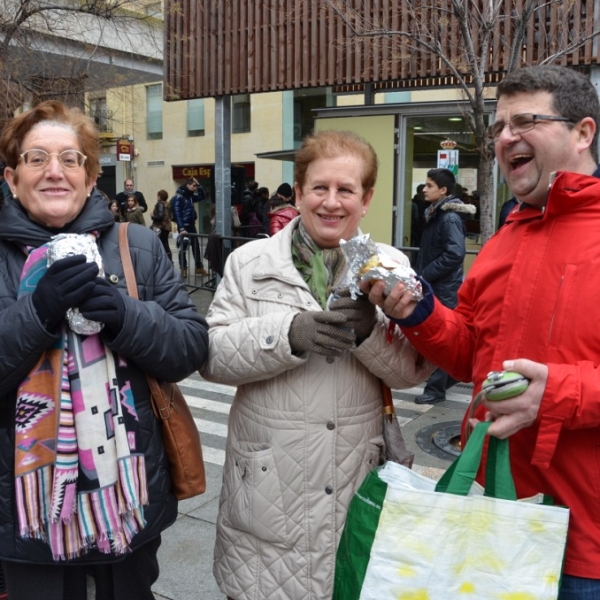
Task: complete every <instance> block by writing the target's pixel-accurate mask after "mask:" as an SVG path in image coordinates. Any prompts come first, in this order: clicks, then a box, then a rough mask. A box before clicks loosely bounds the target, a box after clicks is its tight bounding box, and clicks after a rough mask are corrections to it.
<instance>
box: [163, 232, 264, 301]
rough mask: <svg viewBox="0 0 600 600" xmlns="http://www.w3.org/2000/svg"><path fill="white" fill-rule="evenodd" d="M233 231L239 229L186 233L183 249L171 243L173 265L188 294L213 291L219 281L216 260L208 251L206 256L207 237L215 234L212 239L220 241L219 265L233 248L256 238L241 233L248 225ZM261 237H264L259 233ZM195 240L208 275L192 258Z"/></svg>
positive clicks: (180, 245)
mask: <svg viewBox="0 0 600 600" xmlns="http://www.w3.org/2000/svg"><path fill="white" fill-rule="evenodd" d="M233 229H234V231H236V232H237V231H239V232H240V235H230V236H217V235H216V234H206V233H187V234H186V237H187V238H189V240H190V242H189V244H186V247H185V250H183V244H179V246H176V244H171V252H172V253H173V264H174V265H175V269H177V270H178V271H179V272H180V273H181V276H182V279H183V281H184V283H185V285H186V286H187V288H188V290H189V291H190V294H192V293H194V292H195V291H197V290H206V291H210V292H214V291H215V290H216V289H217V285H218V283H219V281H220V275H219V265H217V264H216V262H217V261H215V260H214V259H213V260H209V258H208V257H209V256H210V253H208V256H207V248H209V239H210V238H211V236H213V235H214V236H215V237H214V239H215V240H217V243H220V254H219V256H220V261H221V265H224V264H225V261H226V260H227V257H228V256H229V254H231V252H232V251H233V250H235V249H236V248H238V247H239V246H241V245H243V244H245V243H247V242H252V241H254V240H256V239H260V238H254V237H244V236H243V235H241V233H242V232H243V230H244V229H249V227H246V228H244V227H243V226H242V227H234V228H233ZM261 237H265V236H264V235H262V234H261ZM194 239H195V240H196V241H197V244H198V250H199V253H200V258H201V260H202V264H203V267H204V269H205V270H206V271H208V275H201V274H199V273H198V272H197V266H198V265H199V263H198V262H196V260H195V259H194V241H193V240H194ZM182 254H183V255H184V256H185V260H183V259H182V258H181V255H182ZM183 265H187V269H186V271H187V272H184V270H183Z"/></svg>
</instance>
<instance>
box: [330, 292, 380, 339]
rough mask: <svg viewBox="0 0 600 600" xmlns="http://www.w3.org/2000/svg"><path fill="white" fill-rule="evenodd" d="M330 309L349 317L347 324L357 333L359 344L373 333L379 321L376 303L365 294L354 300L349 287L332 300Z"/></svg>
mask: <svg viewBox="0 0 600 600" xmlns="http://www.w3.org/2000/svg"><path fill="white" fill-rule="evenodd" d="M329 310H330V311H331V312H332V313H335V314H343V315H346V317H348V321H347V326H348V328H349V329H352V330H353V331H354V333H355V334H356V343H357V344H360V343H361V342H362V341H363V340H366V339H367V338H368V337H369V335H371V331H373V326H374V325H375V323H376V322H377V313H376V311H375V305H374V304H371V302H369V298H368V297H367V296H365V294H360V295H359V296H358V298H356V300H352V298H351V297H350V291H349V290H348V289H345V290H343V291H341V292H340V293H339V298H338V299H337V300H335V301H334V302H332V304H331V306H330V307H329Z"/></svg>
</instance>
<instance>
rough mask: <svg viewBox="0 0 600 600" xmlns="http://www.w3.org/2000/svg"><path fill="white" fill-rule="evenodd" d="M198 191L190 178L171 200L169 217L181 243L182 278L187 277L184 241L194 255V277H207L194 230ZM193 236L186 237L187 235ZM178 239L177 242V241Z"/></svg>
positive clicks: (196, 185)
mask: <svg viewBox="0 0 600 600" xmlns="http://www.w3.org/2000/svg"><path fill="white" fill-rule="evenodd" d="M197 189H198V182H197V181H196V180H195V179H194V178H193V177H190V178H189V179H188V180H187V181H186V182H185V183H184V184H183V185H182V186H181V187H179V188H178V190H177V192H176V193H175V195H174V196H173V198H171V216H172V218H173V220H174V221H175V223H177V231H178V232H179V239H181V243H180V244H178V246H179V267H180V269H181V275H182V277H184V278H185V277H187V268H188V265H187V256H186V250H187V246H188V244H185V243H183V242H184V241H185V240H186V239H187V240H189V244H191V246H192V253H193V255H194V262H195V263H196V275H202V276H203V277H204V276H206V275H208V271H207V270H206V269H205V268H204V265H203V264H202V255H201V253H200V243H199V241H198V236H197V235H196V234H197V233H198V230H197V229H196V219H197V217H198V215H197V214H196V209H195V208H194V194H195V193H196V190H197ZM189 233H191V234H193V235H191V236H188V235H187V234H189ZM179 239H178V241H179Z"/></svg>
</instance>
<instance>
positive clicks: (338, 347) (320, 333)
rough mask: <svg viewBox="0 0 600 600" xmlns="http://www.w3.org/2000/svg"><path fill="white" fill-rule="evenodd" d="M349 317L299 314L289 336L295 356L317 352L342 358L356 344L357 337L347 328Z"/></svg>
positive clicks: (320, 312)
mask: <svg viewBox="0 0 600 600" xmlns="http://www.w3.org/2000/svg"><path fill="white" fill-rule="evenodd" d="M347 320H348V319H347V317H346V315H344V314H341V313H332V312H329V311H309V312H301V313H298V314H297V315H296V316H295V317H294V320H293V321H292V324H291V326H290V332H289V334H288V337H289V340H290V346H291V348H292V351H293V352H294V353H295V354H298V353H300V352H315V353H316V354H322V355H323V356H341V354H342V350H348V349H349V348H351V347H352V345H353V344H354V341H355V340H356V336H355V335H354V333H353V332H352V331H350V330H349V329H347V328H346V322H347Z"/></svg>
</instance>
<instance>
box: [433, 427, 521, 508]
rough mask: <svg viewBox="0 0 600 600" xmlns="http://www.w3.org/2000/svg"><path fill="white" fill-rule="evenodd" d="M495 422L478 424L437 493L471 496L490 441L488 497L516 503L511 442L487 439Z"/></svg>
mask: <svg viewBox="0 0 600 600" xmlns="http://www.w3.org/2000/svg"><path fill="white" fill-rule="evenodd" d="M491 424H492V423H491V422H482V423H478V424H477V426H476V427H475V429H474V430H473V433H472V434H471V437H470V438H469V442H468V443H467V444H466V445H465V447H464V449H463V451H462V453H461V455H460V456H459V457H458V458H457V459H456V460H455V461H454V462H453V463H452V465H450V468H449V469H448V470H447V471H446V472H445V473H444V474H443V475H442V477H441V479H440V480H439V482H438V484H437V486H436V488H435V490H436V492H447V493H449V494H457V495H459V496H466V495H468V493H469V491H470V489H471V486H472V485H473V482H474V481H475V477H476V476H477V471H478V470H479V465H480V464H481V458H482V455H483V447H484V443H485V440H486V438H487V439H488V440H489V443H488V453H487V464H486V472H485V495H486V496H490V497H493V498H502V499H504V500H516V499H517V492H516V489H515V483H514V480H513V477H512V473H511V470H510V452H509V445H508V440H500V439H498V438H496V437H494V436H489V437H488V436H487V435H486V434H487V430H488V429H489V427H490V426H491Z"/></svg>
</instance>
